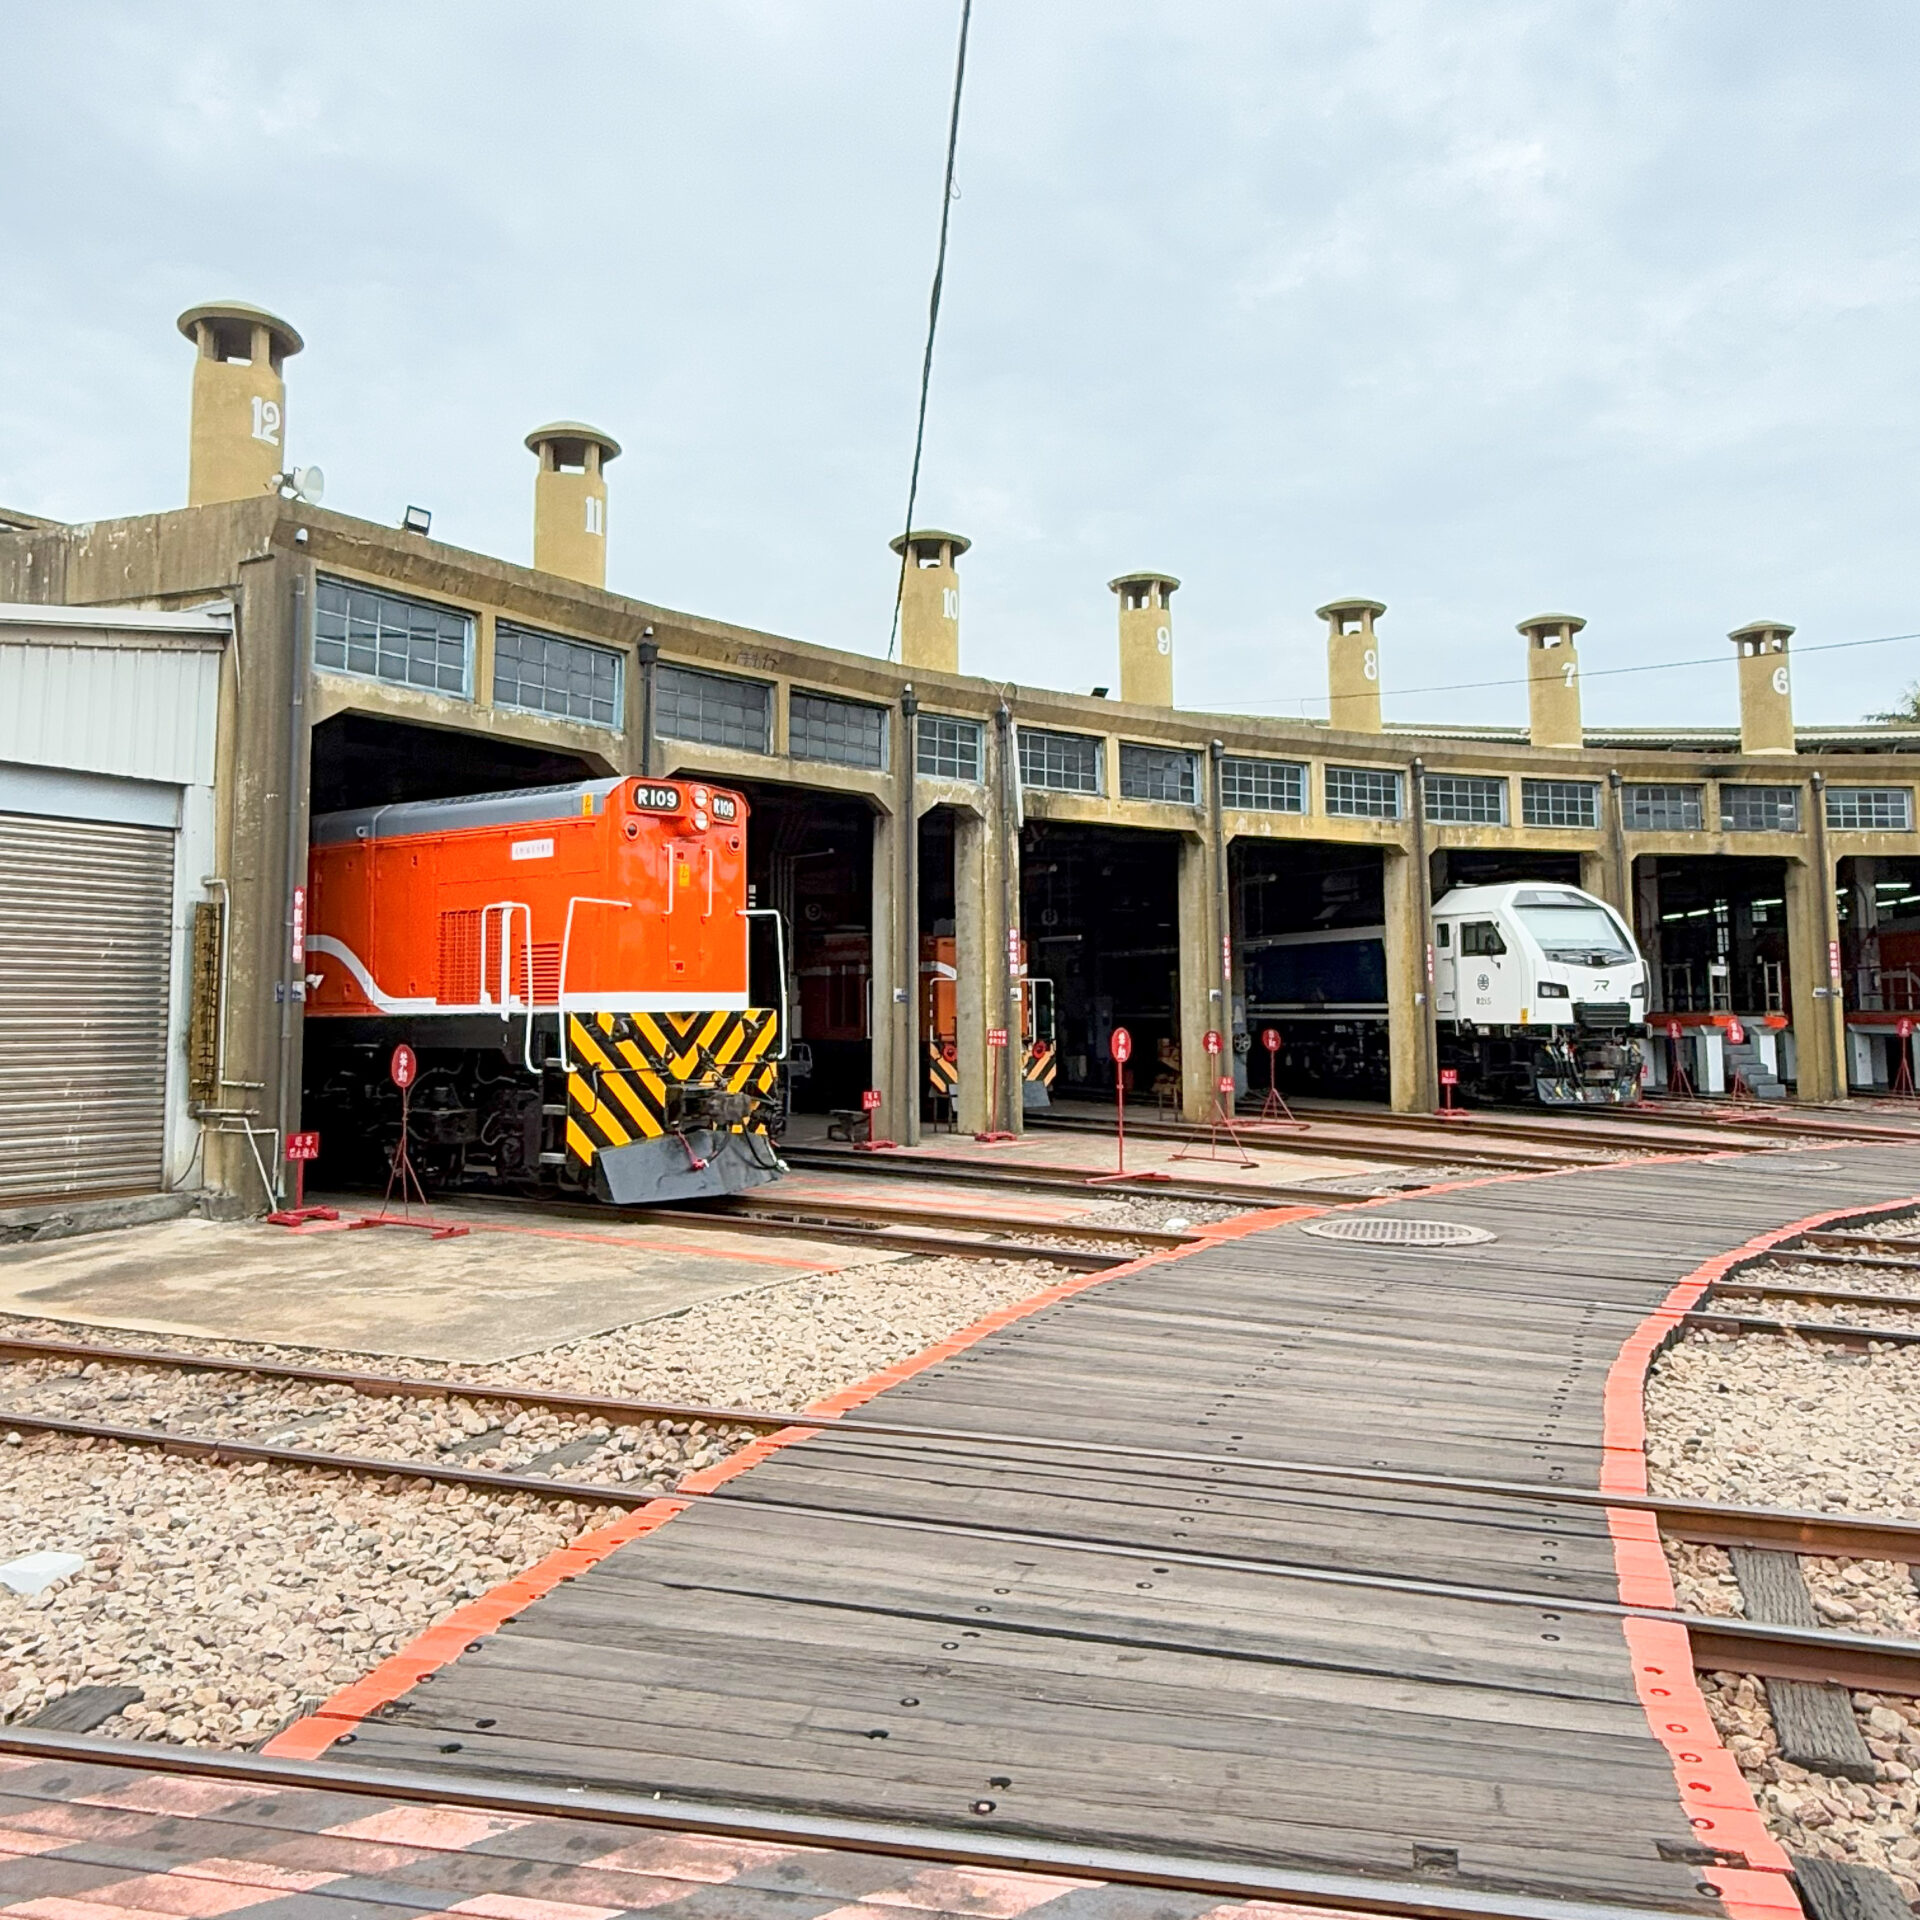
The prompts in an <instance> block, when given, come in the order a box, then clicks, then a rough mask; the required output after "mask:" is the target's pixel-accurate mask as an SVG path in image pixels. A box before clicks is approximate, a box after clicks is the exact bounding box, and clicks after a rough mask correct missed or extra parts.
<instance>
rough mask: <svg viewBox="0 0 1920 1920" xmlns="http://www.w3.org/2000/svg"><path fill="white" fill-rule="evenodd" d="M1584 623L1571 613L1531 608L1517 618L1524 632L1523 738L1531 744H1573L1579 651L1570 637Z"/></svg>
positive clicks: (1576, 740) (1578, 741)
mask: <svg viewBox="0 0 1920 1920" xmlns="http://www.w3.org/2000/svg"><path fill="white" fill-rule="evenodd" d="M1586 624H1587V623H1586V622H1585V621H1584V620H1583V619H1581V618H1580V616H1579V615H1578V614H1577V613H1536V614H1535V615H1534V616H1533V618H1532V619H1531V620H1522V621H1521V622H1520V627H1519V631H1520V632H1521V633H1523V634H1525V635H1526V637H1527V738H1528V739H1530V740H1531V741H1532V742H1533V744H1534V745H1535V746H1536V747H1577V746H1580V745H1582V744H1583V742H1584V735H1583V734H1582V732H1581V729H1580V650H1579V648H1578V647H1576V646H1575V645H1574V643H1573V636H1574V635H1575V634H1576V633H1578V632H1579V631H1580V629H1581V628H1582V627H1584V626H1585V625H1586Z"/></svg>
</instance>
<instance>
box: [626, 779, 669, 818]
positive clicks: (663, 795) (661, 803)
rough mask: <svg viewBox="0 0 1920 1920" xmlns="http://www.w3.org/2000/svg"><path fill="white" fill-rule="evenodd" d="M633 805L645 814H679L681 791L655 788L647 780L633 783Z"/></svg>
mask: <svg viewBox="0 0 1920 1920" xmlns="http://www.w3.org/2000/svg"><path fill="white" fill-rule="evenodd" d="M633 804H634V805H635V806H636V807H638V808H639V809H640V810H641V811H642V812H643V813H678V812H679V811H680V789H679V788H678V787H660V786H653V785H651V784H650V783H649V782H647V781H645V780H636V781H635V782H634V783H633Z"/></svg>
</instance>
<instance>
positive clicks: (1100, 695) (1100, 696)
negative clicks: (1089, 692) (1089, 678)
mask: <svg viewBox="0 0 1920 1920" xmlns="http://www.w3.org/2000/svg"><path fill="white" fill-rule="evenodd" d="M1093 697H1094V698H1095V699H1096V700H1104V699H1105V698H1106V697H1107V690H1106V688H1105V687H1095V688H1094V690H1093Z"/></svg>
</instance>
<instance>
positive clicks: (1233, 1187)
mask: <svg viewBox="0 0 1920 1920" xmlns="http://www.w3.org/2000/svg"><path fill="white" fill-rule="evenodd" d="M780 1151H781V1155H782V1157H783V1158H784V1159H786V1161H787V1162H788V1163H789V1164H790V1165H792V1166H796V1167H808V1168H815V1169H825V1168H831V1169H832V1170H833V1171H834V1172H836V1173H851V1174H857V1175H860V1176H861V1177H863V1178H864V1177H866V1176H868V1175H872V1176H875V1177H878V1178H881V1179H888V1178H891V1179H907V1180H916V1179H917V1180H937V1181H939V1182H940V1183H941V1184H942V1185H956V1184H959V1185H969V1186H982V1187H1004V1188H1006V1189H1007V1190H1008V1191H1009V1192H1026V1193H1059V1192H1061V1191H1062V1190H1063V1189H1064V1190H1066V1191H1069V1192H1073V1193H1079V1194H1086V1193H1089V1192H1093V1193H1101V1194H1104V1195H1105V1197H1107V1198H1112V1197H1113V1192H1112V1189H1110V1188H1099V1187H1092V1188H1090V1187H1089V1186H1088V1184H1087V1183H1088V1181H1089V1180H1090V1179H1091V1178H1092V1177H1093V1175H1094V1174H1095V1173H1097V1172H1098V1171H1099V1169H1098V1168H1095V1167H1055V1166H1035V1165H1033V1164H1032V1163H1031V1162H1026V1161H1023V1162H1020V1163H1018V1164H1017V1165H1013V1164H1009V1165H1003V1166H995V1165H993V1164H992V1163H991V1162H989V1161H984V1160H975V1159H968V1158H964V1157H962V1156H961V1155H958V1154H935V1153H929V1152H927V1151H926V1149H925V1148H924V1147H922V1148H920V1149H918V1150H917V1151H915V1152H912V1153H906V1154H901V1155H900V1156H899V1157H898V1158H896V1157H895V1156H893V1155H891V1154H887V1153H856V1152H854V1151H853V1150H852V1149H851V1148H846V1147H821V1146H815V1145H811V1144H809V1145H806V1146H782V1147H781V1149H780ZM1360 1157H1364V1156H1360ZM1131 1197H1133V1198H1137V1199H1142V1200H1184V1201H1189V1202H1198V1203H1200V1204H1203V1205H1206V1206H1220V1205H1224V1206H1237V1207H1244V1208H1248V1209H1252V1208H1256V1207H1268V1206H1300V1205H1305V1206H1315V1207H1356V1206H1360V1205H1362V1204H1363V1203H1365V1202H1366V1201H1367V1200H1370V1199H1372V1198H1373V1197H1374V1196H1373V1195H1371V1194H1365V1193H1337V1192H1336V1193H1329V1192H1327V1191H1326V1190H1324V1189H1323V1188H1320V1187H1304V1186H1286V1185H1272V1184H1268V1183H1266V1182H1262V1183H1261V1184H1260V1185H1259V1186H1253V1185H1246V1186H1240V1185H1237V1184H1235V1183H1234V1182H1232V1181H1227V1180H1190V1179H1188V1178H1186V1177H1185V1176H1184V1175H1183V1176H1182V1177H1181V1178H1179V1179H1177V1180H1165V1181H1162V1180H1155V1181H1152V1182H1150V1183H1146V1184H1142V1185H1140V1186H1138V1187H1135V1188H1134V1189H1133V1192H1132V1196H1131Z"/></svg>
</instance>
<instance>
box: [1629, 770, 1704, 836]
mask: <svg viewBox="0 0 1920 1920" xmlns="http://www.w3.org/2000/svg"><path fill="white" fill-rule="evenodd" d="M1654 793H1657V794H1660V795H1663V796H1666V797H1665V798H1663V799H1662V800H1661V801H1660V802H1659V805H1660V806H1661V807H1666V806H1668V805H1670V804H1671V800H1672V797H1673V796H1678V800H1679V805H1680V811H1681V817H1680V820H1679V821H1678V823H1675V822H1674V821H1671V820H1651V819H1637V818H1636V817H1635V814H1634V809H1635V806H1636V805H1637V804H1638V803H1637V802H1636V799H1635V796H1636V795H1644V794H1654ZM1689 804H1691V806H1692V809H1693V814H1694V818H1693V819H1692V820H1688V819H1687V818H1686V812H1687V808H1688V806H1689ZM1620 809H1621V814H1622V816H1623V818H1622V822H1621V824H1622V825H1623V826H1624V827H1625V828H1626V829H1627V831H1628V832H1629V833H1699V832H1702V831H1703V830H1704V829H1705V827H1706V824H1707V790H1706V788H1705V787H1704V786H1702V785H1701V784H1700V783H1699V782H1697V781H1693V782H1689V781H1685V780H1629V781H1627V782H1626V783H1625V784H1624V785H1623V787H1622V788H1621V793H1620ZM1651 810H1652V809H1649V811H1651Z"/></svg>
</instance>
